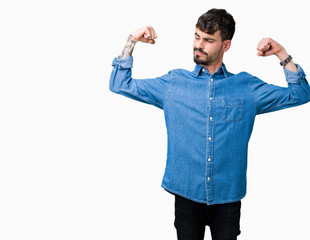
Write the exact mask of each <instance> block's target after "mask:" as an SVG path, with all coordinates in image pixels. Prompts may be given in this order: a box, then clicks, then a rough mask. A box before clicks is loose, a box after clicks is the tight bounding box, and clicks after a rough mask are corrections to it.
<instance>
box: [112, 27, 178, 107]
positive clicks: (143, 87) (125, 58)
mask: <svg viewBox="0 0 310 240" xmlns="http://www.w3.org/2000/svg"><path fill="white" fill-rule="evenodd" d="M156 38H157V34H156V32H155V30H154V28H153V27H151V26H147V27H143V28H140V29H138V30H136V31H134V32H132V33H131V34H130V35H129V37H128V40H127V42H126V45H125V47H124V49H123V51H122V53H121V55H120V56H119V57H117V58H115V59H114V61H113V64H112V65H113V70H112V73H111V77H110V90H111V91H112V92H115V93H118V94H121V95H123V96H126V97H129V98H132V99H134V100H137V101H140V102H144V103H148V104H152V105H154V106H156V107H158V108H161V109H162V108H163V106H164V104H165V101H166V100H167V97H168V95H169V94H168V93H169V92H170V90H171V88H172V82H173V74H172V73H171V72H169V73H168V74H165V75H163V76H161V77H156V78H148V79H135V78H132V73H131V68H132V66H133V57H132V56H131V54H132V51H133V49H134V47H135V44H136V43H137V42H138V41H140V42H145V43H151V44H154V43H155V39H156Z"/></svg>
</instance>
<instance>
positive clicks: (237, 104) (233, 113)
mask: <svg viewBox="0 0 310 240" xmlns="http://www.w3.org/2000/svg"><path fill="white" fill-rule="evenodd" d="M222 107H223V110H222V117H223V120H225V121H227V122H238V121H240V120H241V119H242V117H243V99H234V98H226V99H224V98H223V99H222Z"/></svg>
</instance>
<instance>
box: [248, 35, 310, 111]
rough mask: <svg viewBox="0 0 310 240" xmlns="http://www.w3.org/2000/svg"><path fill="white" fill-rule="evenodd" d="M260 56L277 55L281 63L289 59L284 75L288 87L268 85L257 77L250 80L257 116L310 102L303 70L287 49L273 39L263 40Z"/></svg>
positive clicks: (259, 51) (259, 47)
mask: <svg viewBox="0 0 310 240" xmlns="http://www.w3.org/2000/svg"><path fill="white" fill-rule="evenodd" d="M257 50H258V53H257V55H258V56H265V57H266V56H271V55H276V56H277V57H278V59H279V60H280V62H282V61H284V60H286V59H287V62H286V64H285V65H284V75H285V78H286V81H287V84H288V86H287V87H280V86H276V85H273V84H267V83H266V82H264V81H262V80H260V79H259V78H257V77H252V78H251V79H250V84H249V87H250V91H251V94H252V97H253V101H254V104H255V106H256V110H257V114H261V113H267V112H273V111H277V110H281V109H285V108H289V107H294V106H298V105H301V104H304V103H307V102H309V101H310V86H309V83H308V82H307V80H306V75H305V73H304V71H303V69H302V68H301V67H300V66H299V65H298V64H295V63H294V62H293V60H292V59H291V58H288V57H289V55H288V53H287V52H286V50H285V48H284V47H283V46H281V45H280V44H279V43H277V42H276V41H274V40H273V39H271V38H263V39H262V40H261V41H260V42H259V43H258V45H257Z"/></svg>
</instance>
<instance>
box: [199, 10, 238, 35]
mask: <svg viewBox="0 0 310 240" xmlns="http://www.w3.org/2000/svg"><path fill="white" fill-rule="evenodd" d="M196 27H197V28H199V29H200V30H201V31H203V32H206V33H208V34H214V33H215V32H216V31H217V30H220V31H221V38H222V41H224V40H231V39H232V38H233V36H234V33H235V20H234V18H233V16H232V15H230V14H229V13H228V12H227V11H226V10H225V9H215V8H213V9H210V10H209V11H208V12H206V13H204V14H202V15H201V16H200V17H199V19H198V21H197V24H196Z"/></svg>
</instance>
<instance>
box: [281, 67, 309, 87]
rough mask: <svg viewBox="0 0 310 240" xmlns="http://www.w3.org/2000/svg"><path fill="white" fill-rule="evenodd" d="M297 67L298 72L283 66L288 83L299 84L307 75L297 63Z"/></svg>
mask: <svg viewBox="0 0 310 240" xmlns="http://www.w3.org/2000/svg"><path fill="white" fill-rule="evenodd" d="M296 67H297V69H298V72H293V71H290V70H287V69H285V68H284V67H283V70H284V74H285V78H286V81H287V82H288V83H293V84H299V83H300V81H301V80H302V79H304V78H305V77H306V74H305V72H304V70H303V69H302V68H301V66H299V65H298V64H296Z"/></svg>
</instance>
